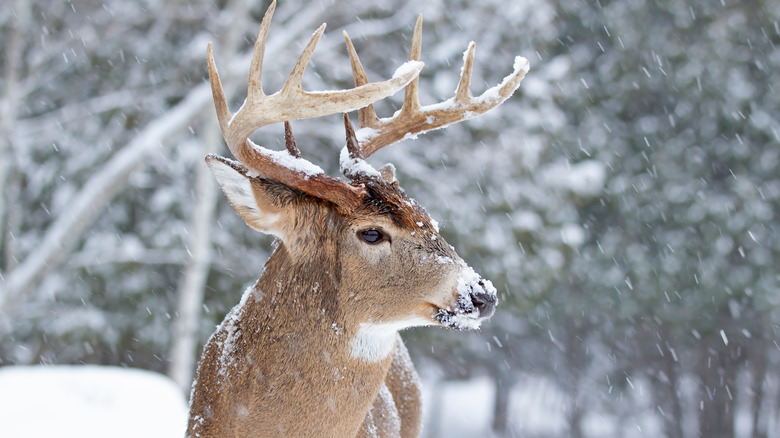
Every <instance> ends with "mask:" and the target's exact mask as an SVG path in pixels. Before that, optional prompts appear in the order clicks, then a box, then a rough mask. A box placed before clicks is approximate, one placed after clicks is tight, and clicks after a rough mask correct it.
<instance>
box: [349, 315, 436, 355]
mask: <svg viewBox="0 0 780 438" xmlns="http://www.w3.org/2000/svg"><path fill="white" fill-rule="evenodd" d="M433 324H434V322H433V321H432V320H430V319H426V318H422V317H419V316H415V317H412V318H409V319H402V320H398V321H393V322H381V323H371V322H363V323H361V324H360V328H359V329H358V332H357V334H356V335H355V337H354V338H352V350H351V352H350V353H351V355H352V358H353V359H360V360H365V361H368V362H378V361H380V360H382V359H385V358H387V357H388V356H390V354H392V353H393V348H394V347H395V339H396V335H397V334H398V331H399V330H403V329H405V328H409V327H420V326H425V325H433Z"/></svg>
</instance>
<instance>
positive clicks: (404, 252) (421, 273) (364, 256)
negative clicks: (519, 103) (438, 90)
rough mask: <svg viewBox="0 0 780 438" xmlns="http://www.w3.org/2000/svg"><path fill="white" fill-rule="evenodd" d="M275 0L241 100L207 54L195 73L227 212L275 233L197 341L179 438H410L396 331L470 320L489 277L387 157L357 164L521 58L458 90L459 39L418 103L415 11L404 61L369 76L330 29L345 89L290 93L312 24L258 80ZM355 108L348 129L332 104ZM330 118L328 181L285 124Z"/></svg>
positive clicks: (466, 324)
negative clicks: (442, 93) (444, 90)
mask: <svg viewBox="0 0 780 438" xmlns="http://www.w3.org/2000/svg"><path fill="white" fill-rule="evenodd" d="M275 7H276V3H275V2H273V3H271V5H270V6H269V8H268V9H267V11H266V13H265V16H264V17H263V19H262V22H261V24H260V29H259V31H258V34H257V39H256V42H255V45H254V50H253V56H252V61H251V65H250V71H249V80H248V82H249V84H248V90H247V98H246V100H245V102H244V103H243V105H242V106H241V108H240V109H239V110H238V111H237V112H236V113H235V114H233V113H231V112H230V110H229V109H228V103H227V98H226V96H225V93H224V91H223V87H222V82H221V80H220V77H219V72H218V71H217V67H216V63H215V61H214V54H213V48H212V44H211V43H209V45H208V49H207V63H208V72H209V80H210V83H211V88H212V93H213V98H214V104H215V108H216V113H217V119H218V121H219V125H220V128H221V130H222V134H223V137H224V139H225V143H226V144H227V146H228V148H229V150H230V152H231V153H232V154H233V156H234V157H235V159H236V160H237V161H235V160H233V159H228V158H224V157H221V156H217V155H208V156H207V157H206V163H207V165H208V167H209V168H210V170H211V172H212V173H213V175H214V177H215V178H216V180H217V183H218V184H219V186H220V187H221V189H222V191H223V192H224V194H225V195H226V197H227V199H228V201H229V203H230V204H231V205H232V207H233V208H234V209H235V211H236V213H237V214H238V215H239V216H240V217H241V218H242V219H243V220H244V222H245V223H246V224H247V225H248V226H249V227H251V228H252V229H254V230H256V231H259V232H260V233H265V234H270V235H272V236H274V237H275V243H274V246H275V249H274V251H273V253H272V254H271V256H270V257H269V258H268V260H267V261H266V264H265V267H264V269H263V272H262V274H261V275H260V278H259V279H258V280H257V282H256V283H254V285H252V286H251V287H248V288H247V289H246V290H245V291H244V293H243V295H242V297H241V299H240V302H239V304H238V305H236V306H235V307H234V308H233V309H232V310H230V311H229V312H228V314H227V315H226V316H225V319H224V321H223V322H222V323H221V324H220V325H219V326H218V327H217V329H216V331H215V332H214V333H213V334H212V336H211V338H210V339H209V340H208V341H207V343H206V344H205V346H204V348H203V352H202V356H201V359H200V361H199V364H198V369H197V373H196V377H195V381H194V383H193V386H192V391H191V394H190V413H189V420H188V425H187V432H186V436H187V437H191V438H194V437H261V436H262V437H282V436H284V437H405V438H406V437H417V436H419V434H420V431H421V428H422V407H421V392H420V391H421V389H420V381H419V377H418V375H417V372H416V370H415V368H414V366H413V364H412V362H411V360H410V357H409V352H408V350H407V348H406V346H405V345H404V343H403V340H402V339H401V337H400V335H399V331H401V330H404V329H406V328H410V327H419V326H441V327H447V328H451V329H457V330H469V329H477V328H479V326H480V324H481V323H482V322H483V321H484V320H486V319H487V318H489V317H490V316H491V315H492V314H493V313H494V311H495V308H496V304H497V301H498V300H497V293H496V288H495V287H494V286H493V284H492V283H491V282H490V281H489V280H486V279H484V278H482V277H481V276H480V275H479V274H477V273H476V272H475V271H474V270H473V269H472V268H471V267H469V266H468V265H467V264H466V263H465V262H464V261H463V259H462V258H461V257H460V256H458V254H457V253H456V252H455V250H454V248H453V247H452V246H450V245H449V244H447V243H446V241H445V240H444V239H443V238H442V236H441V235H440V234H439V229H438V225H437V223H436V221H435V220H433V219H431V217H430V216H429V215H428V213H427V212H426V210H425V209H424V208H423V207H422V206H421V205H419V204H418V203H417V202H416V201H414V200H413V199H412V198H411V197H409V196H407V195H406V193H405V192H404V191H403V189H402V188H401V187H400V184H399V182H398V180H397V178H396V176H395V168H394V167H393V166H392V165H385V166H384V167H382V168H381V169H379V170H376V169H375V168H374V167H373V166H371V165H370V164H369V163H368V162H367V161H366V159H367V158H368V157H369V156H371V155H372V154H373V153H375V152H376V151H378V150H380V149H381V148H383V147H385V146H388V145H391V144H394V143H397V142H399V141H401V140H403V139H404V138H408V137H412V136H416V135H417V134H421V133H424V132H427V131H431V130H434V129H438V128H442V127H444V126H446V125H449V124H452V123H456V122H459V121H462V120H466V119H468V118H471V117H475V116H477V115H480V114H483V113H485V112H487V111H488V110H490V109H492V108H494V107H496V106H498V105H500V104H501V103H503V102H504V101H506V100H507V99H508V98H509V97H510V96H511V95H512V94H513V93H514V91H515V90H516V89H517V88H518V87H519V84H520V81H521V80H522V78H523V77H524V75H525V73H526V72H527V71H528V62H527V61H526V60H525V58H522V57H517V58H515V63H514V70H513V72H512V73H511V74H510V75H508V76H507V77H506V78H505V79H504V80H503V81H502V82H501V83H500V84H498V85H497V86H495V87H493V88H491V89H489V90H487V91H486V92H485V93H483V94H482V95H480V96H478V97H472V96H471V95H470V94H469V83H470V80H471V72H472V65H473V60H474V48H475V45H474V43H473V42H472V43H470V44H469V47H468V49H467V50H466V52H465V54H464V66H463V69H462V72H461V77H460V82H459V84H458V86H457V90H456V91H455V96H454V97H453V98H451V99H450V100H448V101H444V102H441V103H438V104H432V105H427V106H421V104H420V102H419V92H418V86H419V73H420V70H421V69H422V67H423V64H422V62H420V52H421V38H422V16H418V19H417V23H416V25H415V28H414V35H413V39H412V49H411V55H410V60H409V61H408V62H406V63H404V64H402V65H401V66H400V67H399V68H398V69H397V70H396V72H395V74H394V75H393V76H392V77H391V78H390V79H388V80H386V81H382V82H369V81H368V79H367V76H366V73H365V70H364V68H363V66H362V64H361V62H360V60H359V58H358V56H357V54H356V51H355V48H354V45H353V44H352V42H351V40H350V38H349V36H348V35H347V34H346V32H344V38H345V41H346V45H347V51H348V55H349V59H350V64H351V69H352V73H353V78H354V83H355V87H354V88H350V89H346V90H336V91H314V92H308V91H304V90H303V88H302V77H303V73H304V70H305V68H306V66H307V64H308V62H309V60H310V58H311V56H312V53H313V51H314V48H315V47H316V45H317V42H318V40H319V38H320V37H321V36H322V34H323V32H324V29H325V24H323V25H322V26H321V27H320V28H319V29H317V31H316V32H314V34H313V35H312V37H311V40H310V41H309V43H308V44H307V45H306V46H305V48H304V49H303V51H302V53H301V55H300V57H299V59H298V61H297V63H296V65H295V67H294V68H293V70H292V72H291V73H290V75H289V77H288V78H287V81H286V82H285V84H284V86H283V87H282V89H281V90H280V91H278V92H276V93H274V94H271V95H266V94H265V93H264V92H263V89H262V85H261V71H262V63H263V55H264V50H265V42H266V38H267V35H268V31H269V26H270V22H271V17H272V16H273V12H274V10H275ZM402 88H403V89H405V91H404V98H403V104H402V107H401V109H400V110H399V111H398V112H397V113H396V114H395V115H393V116H392V117H389V118H379V117H378V116H377V114H376V112H375V110H374V108H373V104H374V103H375V102H378V101H380V100H382V99H385V98H386V97H388V96H390V95H392V94H393V93H396V92H398V91H400V90H401V89H402ZM355 110H357V111H358V128H359V129H358V130H357V131H355V130H354V128H353V127H352V124H351V122H350V119H349V116H348V115H347V113H348V112H350V111H355ZM338 113H342V114H343V116H342V117H343V119H344V125H345V129H346V146H345V147H343V148H342V150H341V155H340V160H339V161H340V170H341V172H342V174H343V176H344V179H342V178H336V177H332V176H329V175H327V174H326V173H325V172H324V171H322V170H321V169H320V168H319V167H318V166H317V165H315V164H314V163H312V162H310V161H308V160H306V159H304V158H302V156H301V152H300V150H299V148H298V146H297V144H296V142H295V139H294V138H293V136H292V131H291V125H290V121H291V120H300V119H306V118H315V117H323V116H327V115H331V114H338ZM279 122H284V127H285V145H286V150H281V151H276V150H271V149H267V148H264V147H261V146H258V145H256V144H255V143H254V142H253V141H252V140H250V138H249V137H250V135H251V134H253V133H254V131H256V130H257V129H259V128H260V127H263V126H267V125H270V124H274V123H279Z"/></svg>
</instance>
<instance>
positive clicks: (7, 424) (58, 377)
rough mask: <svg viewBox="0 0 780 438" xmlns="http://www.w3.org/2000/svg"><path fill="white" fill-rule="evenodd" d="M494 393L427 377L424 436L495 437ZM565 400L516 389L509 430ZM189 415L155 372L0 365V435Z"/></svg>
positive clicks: (592, 425) (652, 430)
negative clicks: (492, 423) (491, 432)
mask: <svg viewBox="0 0 780 438" xmlns="http://www.w3.org/2000/svg"><path fill="white" fill-rule="evenodd" d="M638 384H639V382H637V383H635V385H638ZM494 391H495V389H494V386H493V383H492V382H491V381H490V380H489V379H487V378H479V377H478V378H474V379H472V380H469V381H460V382H442V381H439V382H436V381H435V379H424V381H423V397H424V406H425V408H426V412H425V417H426V427H425V429H424V431H423V436H424V437H428V438H433V437H447V438H473V437H489V436H491V434H490V423H491V415H492V411H493V396H494ZM566 403H567V398H566V397H565V394H563V393H561V392H560V391H559V390H558V389H557V388H555V386H554V385H553V384H552V383H551V382H549V381H546V380H544V379H538V378H529V379H527V380H525V382H524V383H519V384H518V385H516V386H515V388H514V389H513V391H512V393H511V396H510V405H509V408H510V413H509V415H510V418H509V423H510V424H509V427H510V430H511V431H512V432H513V433H514V434H515V435H516V436H524V437H540V436H543V437H554V436H566V434H567V430H566V418H565V407H566ZM186 417H187V402H186V400H185V397H184V396H183V394H182V393H181V392H180V391H179V389H178V388H177V387H176V385H174V383H173V382H172V381H171V380H170V379H168V378H167V377H165V376H162V375H160V374H157V373H153V372H150V371H143V370H137V369H126V368H117V367H102V366H92V365H82V366H30V367H26V366H25V367H16V366H9V367H2V368H0V437H2V438H44V437H46V438H48V437H58V438H106V437H112V438H124V437H127V438H137V437H145V438H157V437H159V438H174V437H176V438H180V437H183V436H184V429H185V426H186ZM743 417H744V418H743ZM747 420H748V418H747V417H745V416H744V415H742V416H740V419H739V421H738V423H739V424H740V425H741V427H739V429H740V431H739V432H738V433H737V436H740V437H747V436H749V433H748V432H749V427H748V425H746V424H743V423H745V421H747ZM583 426H584V429H585V432H586V434H587V436H622V437H627V438H628V437H630V438H641V437H656V436H662V433H661V430H660V429H659V426H660V425H659V424H658V423H657V421H656V419H655V418H654V417H653V416H650V415H647V414H646V413H645V414H642V413H638V415H636V416H632V417H631V418H623V419H618V418H615V417H614V414H613V415H596V414H590V415H587V416H586V417H585V419H584V423H583ZM777 436H779V437H780V435H777Z"/></svg>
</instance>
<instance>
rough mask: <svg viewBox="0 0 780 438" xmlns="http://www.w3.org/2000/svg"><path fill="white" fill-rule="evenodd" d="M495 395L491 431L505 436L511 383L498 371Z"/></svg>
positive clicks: (507, 428) (507, 430)
mask: <svg viewBox="0 0 780 438" xmlns="http://www.w3.org/2000/svg"><path fill="white" fill-rule="evenodd" d="M495 382H496V395H495V399H494V404H493V425H492V427H493V432H494V433H495V434H496V436H498V437H506V436H508V432H509V427H508V426H509V394H510V392H511V391H512V384H511V382H510V380H509V379H505V378H502V377H501V375H500V371H498V372H497V375H496V376H495Z"/></svg>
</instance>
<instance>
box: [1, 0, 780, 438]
mask: <svg viewBox="0 0 780 438" xmlns="http://www.w3.org/2000/svg"><path fill="white" fill-rule="evenodd" d="M267 6H268V2H267V1H266V0H253V1H248V0H224V1H223V0H220V1H216V2H215V1H211V0H187V1H182V0H168V1H163V0H142V1H137V2H136V1H133V2H128V1H118V0H104V1H96V0H78V1H75V0H74V1H71V2H68V1H32V2H31V1H27V0H9V1H7V2H4V5H3V6H2V7H0V41H1V42H2V44H1V46H2V49H1V50H0V68H1V69H0V75H1V76H0V81H2V82H1V83H2V87H1V90H0V92H1V93H2V94H1V95H0V105H1V106H0V230H2V233H0V249H1V250H2V251H0V366H10V365H15V364H38V363H41V364H78V363H94V364H112V365H121V366H127V367H140V368H147V369H152V370H156V371H159V372H162V373H169V374H171V375H172V376H173V377H174V378H175V379H176V380H177V381H179V382H180V384H181V385H182V387H183V388H188V387H189V381H188V379H189V378H190V377H189V376H190V375H191V371H192V367H193V366H194V361H195V360H196V358H197V355H199V351H200V348H201V346H202V343H203V342H205V340H206V339H207V338H208V336H209V335H210V334H211V332H212V331H213V329H214V326H215V325H216V324H218V323H219V322H220V321H221V320H222V318H223V317H224V315H225V313H226V312H227V311H228V310H229V309H230V308H231V307H232V306H233V305H235V304H236V303H237V302H238V300H239V297H240V294H241V292H242V291H243V289H244V287H245V286H246V285H247V284H249V283H251V282H253V281H254V280H255V279H256V278H257V277H258V276H259V274H260V271H261V268H262V266H263V263H264V261H265V259H266V258H267V256H268V255H269V251H270V250H271V241H270V239H269V238H267V237H263V236H261V235H259V234H257V233H255V232H253V231H251V230H250V229H249V228H248V227H246V226H245V225H244V224H243V223H242V222H241V220H240V219H239V218H238V216H237V215H236V214H235V213H234V212H233V210H232V209H231V208H230V206H229V205H228V204H227V202H226V199H225V198H224V197H223V196H222V195H221V194H219V193H218V189H217V186H216V184H215V183H214V181H213V180H212V178H211V176H210V175H209V174H208V171H207V170H206V168H205V166H204V161H203V156H204V155H205V154H206V153H208V152H218V153H222V154H228V152H227V151H226V149H225V148H224V145H223V144H222V140H221V137H220V134H219V132H218V129H217V128H216V125H215V122H216V117H215V114H214V110H213V106H212V104H211V96H210V91H209V90H208V88H207V85H206V82H205V81H206V63H205V50H206V44H207V42H208V41H210V40H213V41H214V43H215V53H216V57H217V63H218V65H219V66H220V69H221V72H222V73H223V76H224V78H223V81H224V82H226V83H228V84H232V86H233V90H232V91H233V95H234V99H233V104H232V105H233V108H234V109H235V108H237V106H238V105H240V103H241V101H242V96H243V93H244V92H245V88H244V87H245V85H244V84H245V78H246V73H247V70H248V66H249V49H250V47H251V43H252V41H253V39H254V34H255V32H256V31H257V27H258V23H259V19H260V18H261V16H262V13H263V12H264V11H265V9H266V7H267ZM418 13H423V15H424V18H425V25H424V29H423V55H422V58H423V59H422V60H423V61H424V62H425V63H426V66H425V68H424V70H423V72H422V74H421V87H420V88H421V100H422V102H423V104H427V103H433V102H437V101H441V100H444V99H447V98H449V97H450V96H451V95H452V94H453V92H454V89H455V86H456V81H457V78H458V74H459V71H460V63H461V54H462V52H463V51H464V50H465V48H466V46H467V44H468V43H469V41H470V40H474V41H476V42H477V57H476V63H475V69H474V70H475V78H474V81H473V84H474V85H473V86H472V93H473V94H477V93H481V92H482V91H483V90H484V89H485V88H487V87H490V86H492V85H494V84H497V83H498V82H500V80H501V79H502V78H503V77H504V76H505V75H506V74H508V73H509V72H510V71H511V67H512V60H513V58H514V56H516V55H523V56H525V57H527V58H528V59H529V60H530V61H531V71H530V72H529V74H528V76H527V78H526V79H525V80H524V81H523V83H522V85H521V87H520V89H519V91H518V92H517V93H516V94H515V96H514V97H513V98H512V99H510V100H509V101H507V102H506V103H505V104H504V105H502V106H501V107H500V108H498V109H497V110H496V111H494V112H491V113H489V114H487V115H485V116H483V117H480V118H477V119H474V120H471V121H468V122H465V123H462V124H459V125H457V126H453V127H450V128H448V129H447V130H444V131H437V132H433V133H430V134H427V135H425V136H422V137H420V138H419V139H417V140H416V141H411V140H408V141H406V142H404V143H401V144H399V145H396V146H394V147H393V148H389V149H388V150H386V151H382V152H381V153H379V154H377V156H376V157H375V158H374V159H372V162H374V164H375V165H377V166H378V165H381V164H382V163H384V162H385V161H391V162H394V163H395V164H396V166H397V168H398V171H399V179H400V181H401V184H402V186H403V187H404V188H405V189H406V191H407V193H409V194H410V195H411V196H413V197H415V198H416V199H417V200H418V201H419V202H420V203H421V204H423V205H424V206H426V208H427V209H428V210H429V212H430V213H431V215H432V216H433V217H434V218H437V219H438V220H439V221H440V223H441V225H442V234H443V235H444V237H445V238H447V239H448V241H449V243H451V244H452V245H454V246H455V247H456V248H457V249H458V252H459V254H461V255H462V256H463V257H464V258H465V259H466V260H467V261H468V262H469V263H470V264H471V265H472V266H474V268H475V269H476V270H477V271H478V272H480V273H481V274H482V275H483V276H485V277H486V278H490V279H492V281H493V282H494V283H495V285H496V286H497V287H498V289H499V291H500V300H501V302H500V306H499V309H498V312H497V313H496V315H495V317H494V318H493V319H492V321H490V322H489V323H487V324H485V325H484V326H483V329H482V330H481V331H480V332H476V333H459V332H452V331H446V330H442V329H418V330H414V331H409V332H405V333H404V336H405V338H406V339H407V343H408V344H409V346H410V348H411V350H412V353H413V356H414V358H415V361H416V362H417V363H418V366H419V367H420V368H421V369H424V370H427V371H425V373H427V374H428V375H433V376H436V378H437V379H439V380H442V381H444V380H454V379H469V378H473V377H475V376H481V377H482V378H485V377H486V376H487V377H488V378H489V379H490V380H491V381H492V382H494V385H495V388H496V389H495V400H494V403H493V415H494V417H493V428H494V431H495V433H496V435H498V436H504V435H507V436H511V435H513V434H515V433H517V431H518V430H520V427H521V425H522V423H523V422H524V421H526V420H525V419H524V418H522V417H521V416H518V415H516V414H515V412H516V410H513V409H512V400H514V399H513V398H512V397H511V394H512V389H513V388H516V387H519V386H521V385H527V384H528V383H529V382H534V381H545V382H548V383H549V384H550V385H552V386H553V387H554V388H556V391H558V392H559V393H560V394H562V395H563V398H562V399H561V400H562V401H561V402H560V404H559V406H557V407H556V408H555V412H553V413H548V414H549V415H552V416H556V418H560V419H561V422H562V424H563V425H564V427H563V428H561V429H559V433H558V434H557V435H555V436H561V437H573V438H579V437H596V436H599V437H624V436H630V435H631V434H636V433H637V430H639V431H640V432H641V430H642V427H645V428H646V429H645V430H656V431H657V434H656V435H655V436H664V437H667V438H692V437H699V436H705V437H710V438H735V437H739V438H743V437H744V438H747V437H752V438H771V437H778V436H780V435H778V430H780V342H779V339H780V337H779V336H778V335H779V333H780V326H779V324H780V269H778V268H780V254H779V253H780V214H778V212H780V139H779V136H780V122H778V116H780V81H779V80H778V77H779V75H780V73H778V72H780V50H778V48H777V46H778V44H780V2H777V1H775V0H771V1H770V0H749V1H738V0H706V1H699V2H689V1H683V0H666V1H662V0H622V1H609V0H595V1H591V0H587V1H585V0H560V1H545V0H523V1H508V0H483V1H480V2H475V1H465V0H452V1H446V2H445V1H443V0H439V1H428V2H393V1H366V0H360V1H358V0H346V1H335V0H321V1H319V2H302V1H298V2H296V1H293V0H280V3H279V6H278V7H277V12H276V15H275V17H274V22H273V24H272V27H271V33H270V36H269V47H268V49H267V51H266V58H265V59H266V63H265V67H264V68H265V74H264V76H263V79H264V81H265V83H264V85H265V88H266V90H273V91H275V90H277V89H278V88H279V86H280V85H281V84H282V82H283V80H284V78H286V76H287V74H288V73H289V71H290V69H291V68H292V66H293V64H294V62H295V59H296V58H297V56H298V54H299V53H300V50H301V49H302V46H303V45H304V44H305V43H306V42H307V41H308V37H309V35H310V34H311V33H312V32H313V31H314V29H316V27H317V26H319V24H321V23H322V22H327V23H328V30H327V32H326V34H325V37H324V38H323V41H321V43H320V45H319V47H318V49H317V51H316V52H315V54H314V58H313V63H312V64H311V65H310V66H309V69H308V70H307V73H306V76H305V78H304V87H305V88H307V89H311V90H314V89H333V88H347V87H350V86H351V73H350V70H349V62H348V58H347V55H346V51H345V48H344V42H343V38H342V37H341V30H342V29H346V30H347V31H348V32H349V34H350V36H351V37H352V39H353V41H354V42H355V44H356V46H357V49H358V53H360V55H361V59H362V61H363V64H364V65H365V66H366V68H367V71H368V75H369V79H372V80H379V79H383V78H387V77H389V76H390V75H392V73H393V71H394V70H395V68H396V67H397V66H398V65H400V64H401V63H402V62H403V61H404V60H405V59H406V58H407V57H408V45H409V40H410V37H411V33H412V26H413V24H414V21H415V18H416V15H417V14H418ZM399 99H400V94H399V95H397V96H394V97H393V98H391V99H389V100H388V102H386V103H383V104H382V105H379V107H378V112H379V113H380V115H390V114H392V111H394V109H395V108H397V106H398V104H399ZM339 119H340V118H339V116H331V117H326V118H323V119H317V120H310V121H302V122H296V123H294V124H293V128H294V130H295V133H296V139H297V141H298V144H299V146H300V147H301V149H302V151H303V154H304V156H305V157H306V158H308V159H309V160H311V161H313V162H315V163H317V164H319V165H320V166H322V167H323V168H325V169H326V170H328V171H329V173H330V174H331V175H336V174H337V172H338V162H337V153H338V151H339V150H340V148H341V147H342V145H343V135H344V134H343V127H342V124H341V122H340V121H339ZM282 137H283V134H282V128H281V126H271V127H267V128H264V129H263V130H261V131H259V132H258V133H256V134H255V136H254V138H255V141H256V142H257V143H259V144H263V145H267V146H269V147H273V148H277V149H279V148H281V147H282V146H281V145H282V142H281V140H282ZM433 410H434V412H435V406H434V407H433ZM594 418H601V419H605V418H606V419H611V420H608V421H606V423H608V424H609V427H606V428H605V427H603V423H604V422H603V421H602V423H600V424H602V426H601V428H600V429H598V428H594V427H591V424H592V419H594ZM653 428H654V429H653ZM434 432H435V431H434ZM434 432H431V433H434ZM551 436H552V435H551Z"/></svg>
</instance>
